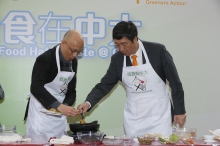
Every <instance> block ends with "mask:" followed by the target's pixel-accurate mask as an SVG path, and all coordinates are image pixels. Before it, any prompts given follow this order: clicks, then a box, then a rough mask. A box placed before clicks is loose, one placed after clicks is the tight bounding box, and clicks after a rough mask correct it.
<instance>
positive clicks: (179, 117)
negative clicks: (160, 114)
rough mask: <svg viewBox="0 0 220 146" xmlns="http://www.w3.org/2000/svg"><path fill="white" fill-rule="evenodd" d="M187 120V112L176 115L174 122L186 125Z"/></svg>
mask: <svg viewBox="0 0 220 146" xmlns="http://www.w3.org/2000/svg"><path fill="white" fill-rule="evenodd" d="M185 121H186V114H183V115H174V122H173V123H174V124H179V126H180V127H182V126H183V125H184V123H185Z"/></svg>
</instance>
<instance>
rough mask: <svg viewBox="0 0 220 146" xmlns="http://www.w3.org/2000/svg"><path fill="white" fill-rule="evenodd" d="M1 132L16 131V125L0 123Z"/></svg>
mask: <svg viewBox="0 0 220 146" xmlns="http://www.w3.org/2000/svg"><path fill="white" fill-rule="evenodd" d="M0 133H16V126H15V125H0Z"/></svg>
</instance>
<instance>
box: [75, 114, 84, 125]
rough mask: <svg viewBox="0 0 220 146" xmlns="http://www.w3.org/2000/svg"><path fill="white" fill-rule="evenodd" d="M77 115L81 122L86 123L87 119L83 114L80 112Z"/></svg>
mask: <svg viewBox="0 0 220 146" xmlns="http://www.w3.org/2000/svg"><path fill="white" fill-rule="evenodd" d="M77 117H78V119H79V122H80V124H85V123H86V122H85V120H84V116H83V114H79V115H77Z"/></svg>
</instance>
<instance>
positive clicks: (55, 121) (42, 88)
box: [25, 30, 84, 139]
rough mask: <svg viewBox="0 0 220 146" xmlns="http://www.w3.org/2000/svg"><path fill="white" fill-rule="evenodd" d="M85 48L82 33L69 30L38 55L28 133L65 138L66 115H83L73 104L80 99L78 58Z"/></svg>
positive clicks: (28, 106) (27, 124) (33, 75)
mask: <svg viewBox="0 0 220 146" xmlns="http://www.w3.org/2000/svg"><path fill="white" fill-rule="evenodd" d="M83 47H84V40H83V37H82V35H81V34H80V33H79V32H77V31H75V30H69V31H67V32H66V33H65V35H64V37H63V40H62V41H61V43H60V44H58V45H56V46H54V47H53V48H52V49H49V50H48V51H46V52H44V53H43V54H41V55H40V56H38V57H37V59H36V61H35V64H34V67H33V71H32V80H31V89H30V90H31V93H30V94H29V97H30V99H29V102H28V105H27V109H26V113H25V119H26V118H27V123H26V128H27V129H26V130H27V131H26V132H27V133H26V135H28V136H37V135H40V134H44V135H45V136H46V138H47V139H49V138H50V137H61V136H62V135H63V134H64V132H65V131H66V129H67V127H66V126H67V120H66V117H69V116H76V115H77V114H79V112H78V110H77V109H75V108H73V107H72V105H73V103H74V102H75V100H76V90H75V89H76V73H77V65H78V62H77V58H76V57H77V56H78V54H79V53H81V52H82V50H83ZM70 89H71V90H70ZM48 109H50V110H51V109H52V110H53V111H55V112H50V110H48ZM56 113H57V114H56ZM60 113H62V114H60Z"/></svg>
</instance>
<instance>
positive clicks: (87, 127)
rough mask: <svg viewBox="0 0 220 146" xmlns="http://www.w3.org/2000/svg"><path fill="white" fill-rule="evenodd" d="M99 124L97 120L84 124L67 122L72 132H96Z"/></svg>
mask: <svg viewBox="0 0 220 146" xmlns="http://www.w3.org/2000/svg"><path fill="white" fill-rule="evenodd" d="M99 126H100V125H99V124H98V121H93V122H91V123H85V124H80V123H72V124H69V127H70V130H71V131H72V132H73V133H75V134H76V133H77V132H86V131H94V132H97V131H98V130H99Z"/></svg>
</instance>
